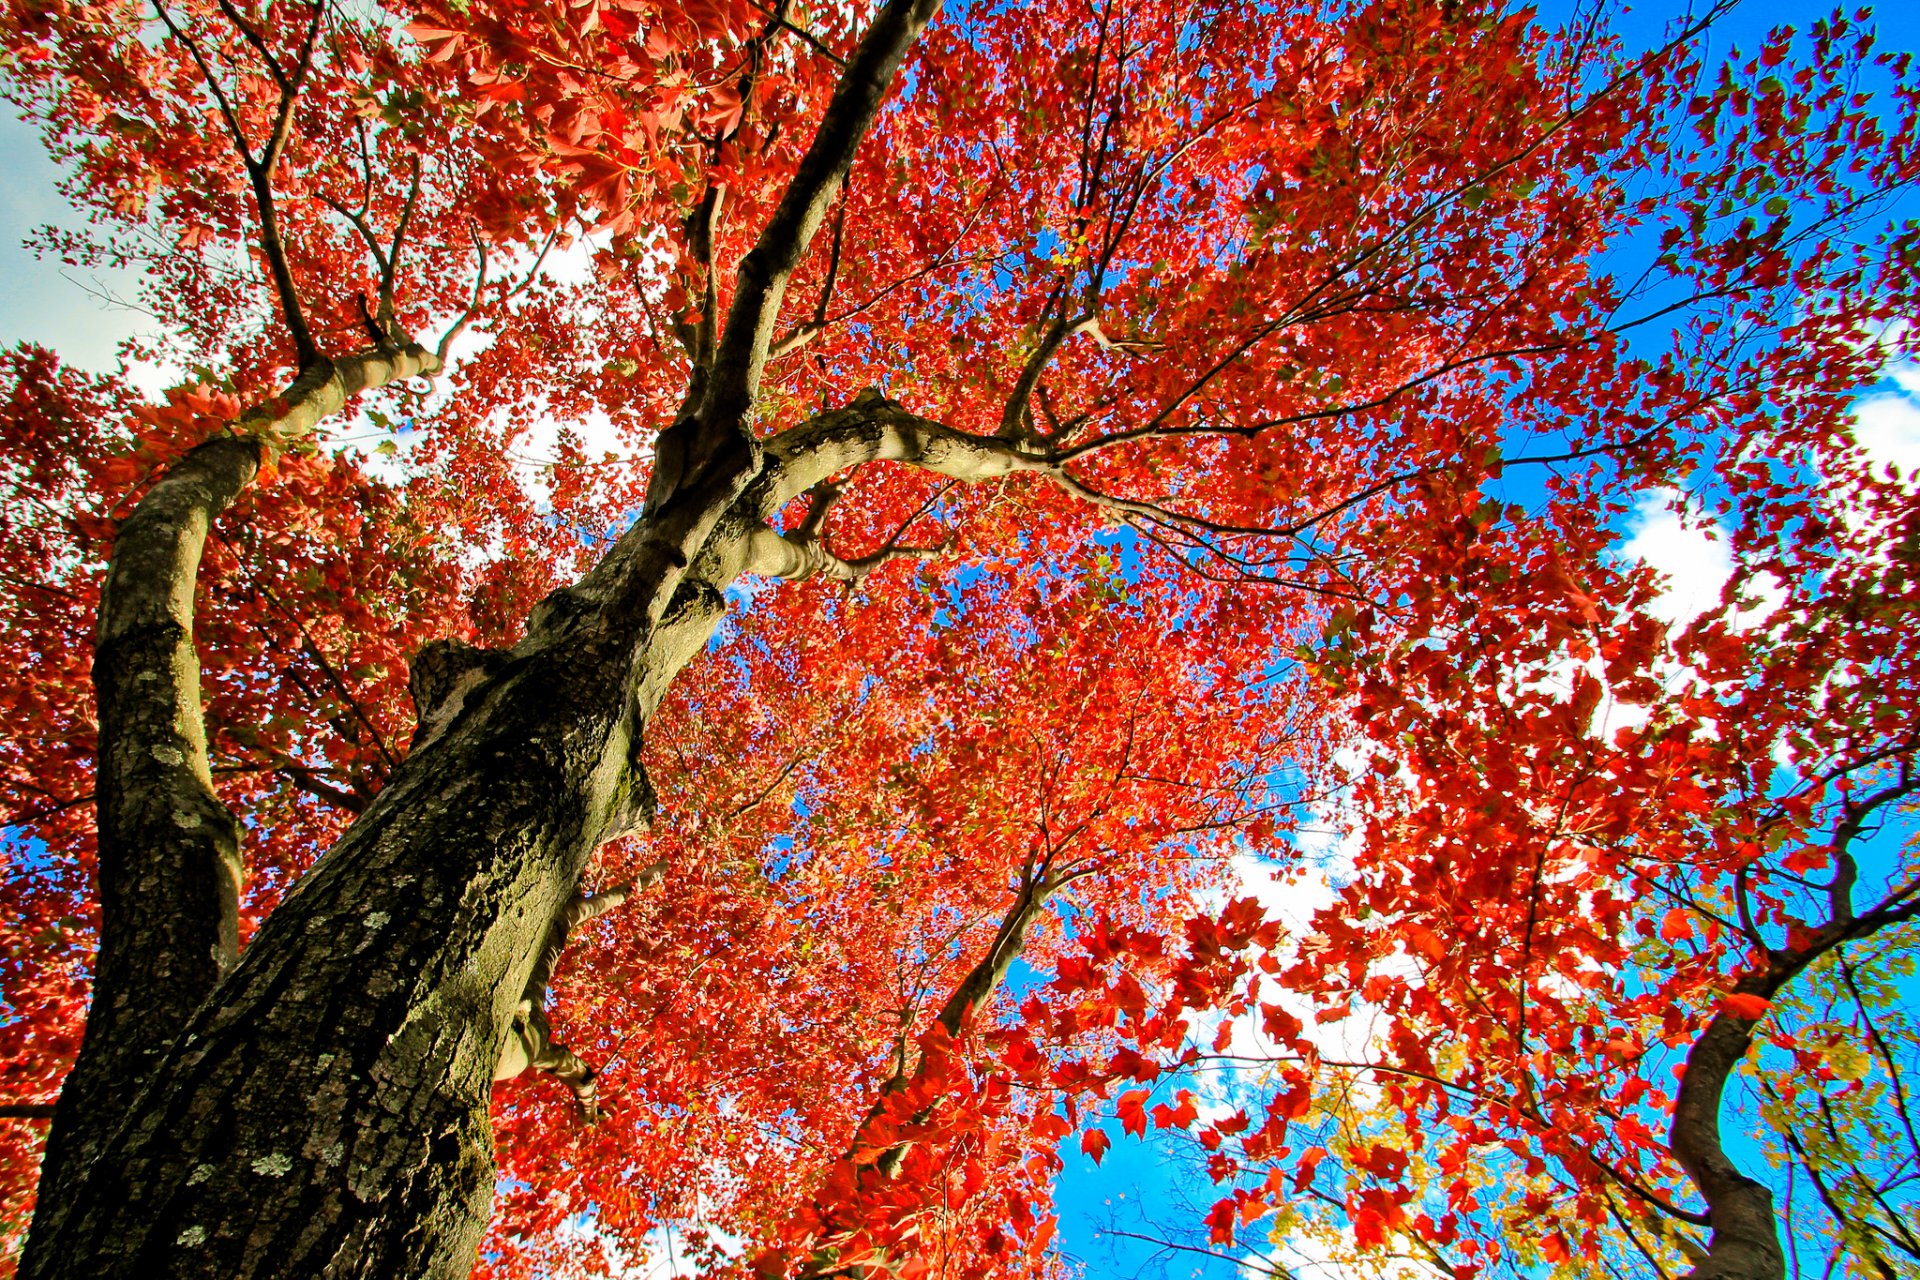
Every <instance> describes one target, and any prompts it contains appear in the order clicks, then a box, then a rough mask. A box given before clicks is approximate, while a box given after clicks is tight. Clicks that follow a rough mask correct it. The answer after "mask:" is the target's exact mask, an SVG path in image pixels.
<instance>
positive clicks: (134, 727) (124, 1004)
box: [39, 347, 438, 1205]
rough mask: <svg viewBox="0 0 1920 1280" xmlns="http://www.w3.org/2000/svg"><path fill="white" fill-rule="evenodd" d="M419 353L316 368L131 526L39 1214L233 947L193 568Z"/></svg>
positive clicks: (124, 540)
mask: <svg viewBox="0 0 1920 1280" xmlns="http://www.w3.org/2000/svg"><path fill="white" fill-rule="evenodd" d="M437 367H438V361H437V360H435V359H434V358H433V357H431V356H429V355H428V354H427V353H426V352H424V351H422V350H420V349H419V348H417V347H416V348H407V349H400V350H383V351H370V352H363V353H361V354H359V355H357V356H352V357H348V358H347V359H344V360H342V361H340V362H338V363H337V364H336V363H334V362H331V361H322V362H320V363H318V364H316V365H314V366H313V367H312V368H310V369H309V370H307V372H306V373H305V374H303V375H302V376H301V377H300V378H298V379H296V380H295V382H294V383H293V385H292V386H290V387H289V388H288V389H287V391H286V392H285V394H284V395H282V396H280V397H278V398H277V402H276V403H275V404H274V406H273V407H272V408H270V409H269V408H262V409H256V410H254V411H252V412H250V413H248V414H246V415H245V416H243V417H242V418H241V419H240V420H239V421H238V422H236V423H235V424H234V429H235V432H236V434H232V435H220V436H216V437H214V438H213V439H210V440H208V441H207V442H205V443H204V444H201V445H199V446H198V447H197V448H195V449H193V450H192V451H191V452H189V453H188V454H187V456H186V457H184V458H183V459H181V460H180V462H179V463H177V464H176V465H175V466H173V467H172V468H170V469H169V470H168V472H167V474H166V475H165V476H164V477H163V478H162V479H161V480H159V481H158V482H157V483H156V484H155V485H154V486H153V488H152V489H150V490H149V491H148V492H147V494H146V495H145V496H144V497H143V498H142V499H141V501H140V502H139V504H138V505H137V506H136V507H135V509H134V512H133V514H132V515H131V516H129V517H128V519H127V520H126V522H125V523H124V524H123V525H121V527H120V529H119V532H118V536H117V537H116V539H115V543H114V554H113V562H112V565H111V567H110V570H109V572H108V575H107V581H106V584H105V586H104V588H103V590H102V593H101V605H100V620H99V631H98V635H97V637H96V643H95V650H94V687H95V690H96V693H97V696H98V699H99V711H100V742H99V754H98V760H97V769H98V782H97V784H96V794H97V796H98V811H99V822H98V831H99V863H98V866H99V872H98V874H99V890H100V903H101V926H100V950H99V952H98V955H97V958H96V960H95V975H94V989H95V991H96V993H97V994H98V998H96V999H95V1000H94V1001H93V1003H92V1004H91V1006H90V1007H89V1008H88V1011H87V1030H86V1039H85V1043H84V1045H83V1047H82V1050H81V1053H80V1057H79V1060H78V1061H77V1062H76V1063H75V1065H74V1069H73V1071H72V1072H71V1073H70V1074H69V1075H68V1077H67V1081H66V1084H65V1086H64V1087H63V1089H62V1091H61V1095H60V1100H59V1103H58V1105H57V1107H56V1112H55V1122H54V1125H53V1128H52V1130H51V1132H50V1134H49V1137H48V1143H47V1154H46V1158H45V1159H44V1161H43V1162H42V1165H41V1176H40V1191H39V1198H40V1201H41V1203H42V1204H51V1205H59V1204H63V1203H64V1202H65V1201H66V1200H67V1198H68V1197H69V1195H70V1194H71V1193H72V1188H73V1184H74V1180H75V1179H76V1178H77V1177H78V1176H79V1175H80V1174H81V1173H83V1172H84V1170H85V1169H86V1167H87V1165H88V1163H89V1162H90V1161H91V1160H92V1159H93V1158H94V1157H95V1156H96V1155H97V1154H98V1150H99V1146H100V1143H101V1142H102V1140H103V1139H104V1137H105V1134H106V1131H107V1130H106V1125H105V1124H104V1123H103V1122H102V1117H114V1116H118V1115H120V1114H122V1113H123V1112H124V1111H125V1110H126V1109H127V1108H128V1107H129V1106H130V1105H131V1104H132V1102H133V1099H134V1097H135V1095H136V1093H137V1092H138V1090H139V1088H140V1086H141V1085H142V1084H143V1083H144V1082H145V1081H146V1080H148V1079H149V1078H150V1077H151V1075H152V1074H153V1072H154V1070H155V1067H156V1065H157V1063H158V1062H159V1060H160V1057H161V1055H162V1054H164V1053H165V1051H166V1050H167V1048H168V1046H170V1045H171V1044H172V1043H173V1041H174V1039H175V1037H176V1036H177V1035H178V1034H179V1032H180V1028H181V1027H183V1026H184V1025H185V1024H186V1023H187V1021H188V1019H189V1018H191V1017H192V1015H193V1013H194V1012H195V1010H197V1009H198V1008H199V1007H200V1005H201V1004H202V1002H203V1001H204V1000H205V999H206V997H207V996H208V994H209V993H211V992H212V990H213V989H214V987H215V985H216V984H217V983H218V982H219V981H220V979H221V978H222V977H223V976H224V975H225V974H226V972H227V971H228V970H229V969H230V968H232V966H233V963H234V960H235V957H236V954H237V951H238V941H239V933H238V930H239V916H238V902H239V890H240V883H241V879H242V868H241V863H240V832H239V825H238V823H237V822H236V821H235V820H234V817H233V815H232V814H231V813H229V812H228V811H227V809H226V807H225V806H224V805H222V804H221V803H220V801H219V799H218V798H217V797H216V796H215V795H214V792H213V785H212V778H211V775H210V773H209V770H208V765H207V744H206V729H205V725H204V723H203V720H202V717H201V712H200V663H199V657H198V654H197V652H196V651H195V649H194V641H193V609H194V593H195V589H196V582H197V577H198V572H199V567H200V555H201V551H202V549H203V547H204V546H205V543H206V537H207V532H208V529H209V528H210V527H211V525H212V522H213V520H214V519H215V518H216V517H217V516H218V515H219V514H220V513H221V512H222V511H224V510H225V509H226V508H227V506H228V504H230V503H231V502H232V501H233V499H234V498H235V496H236V495H238V494H239V492H240V491H241V490H242V489H243V488H244V487H245V486H246V485H247V484H248V483H249V482H251V481H252V479H253V477H254V475H255V474H256V472H257V471H258V470H259V467H260V462H261V458H262V456H263V452H271V451H276V450H279V449H283V448H285V447H286V446H288V445H289V444H291V443H292V442H294V441H296V440H298V439H299V438H301V437H302V436H304V435H305V434H306V433H307V432H309V431H310V430H311V429H312V426H313V424H314V423H316V422H318V421H319V420H320V419H321V418H323V417H325V416H327V415H328V414H331V413H333V412H335V411H336V410H338V408H339V407H340V406H341V405H342V404H344V403H345V402H346V401H347V399H348V398H350V397H351V396H353V395H355V394H357V393H358V392H360V391H362V390H364V389H366V388H368V387H371V386H378V385H382V384H384V383H387V382H391V381H393V380H395V379H398V378H406V377H411V376H413V375H414V374H415V373H418V372H421V371H423V370H427V369H429V368H437Z"/></svg>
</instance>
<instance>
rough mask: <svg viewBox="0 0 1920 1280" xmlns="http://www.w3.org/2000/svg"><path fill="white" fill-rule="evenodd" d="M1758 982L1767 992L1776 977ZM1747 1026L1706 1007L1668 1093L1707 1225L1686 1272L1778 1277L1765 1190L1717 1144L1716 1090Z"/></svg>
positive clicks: (1782, 1262)
mask: <svg viewBox="0 0 1920 1280" xmlns="http://www.w3.org/2000/svg"><path fill="white" fill-rule="evenodd" d="M1754 985H1756V986H1757V985H1762V984H1754ZM1765 985H1768V986H1769V988H1770V989H1768V990H1767V991H1766V992H1765V994H1766V995H1767V996H1768V997H1771V996H1772V994H1773V991H1774V990H1777V989H1778V987H1779V985H1780V984H1779V983H1768V984H1765ZM1755 994H1758V992H1756V993H1755ZM1753 1028H1754V1023H1753V1022H1752V1021H1750V1020H1748V1019H1746V1018H1741V1017H1738V1016H1736V1015H1734V1014H1731V1013H1719V1014H1716V1015H1714V1018H1713V1021H1711V1022H1710V1023H1708V1024H1707V1029H1706V1030H1705V1031H1704V1032H1702V1033H1701V1036H1700V1038H1699V1039H1698V1040H1696V1041H1694V1043H1693V1047H1692V1048H1691V1049H1689V1050H1688V1051H1687V1070H1686V1074H1685V1076H1683V1077H1682V1078H1681V1081H1680V1095H1679V1097H1678V1098H1676V1099H1675V1101H1674V1108H1673V1129H1672V1136H1671V1146H1672V1148H1673V1154H1674V1158H1675V1159H1676V1160H1678V1161H1679V1162H1680V1166H1681V1167H1682V1168H1683V1169H1685V1170H1686V1171H1687V1176H1688V1177H1690V1178H1692V1179H1693V1185H1694V1186H1695V1187H1696V1188H1698V1189H1699V1191H1700V1196H1701V1198H1702V1199H1703V1200H1705V1201H1706V1202H1707V1219H1708V1226H1709V1229H1710V1230H1711V1232H1712V1235H1711V1237H1710V1238H1709V1240H1708V1242H1707V1256H1706V1259H1705V1260H1704V1261H1702V1262H1701V1263H1700V1264H1699V1265H1698V1266H1696V1267H1695V1268H1694V1269H1693V1270H1692V1271H1691V1272H1690V1273H1689V1277H1690V1280H1786V1274H1787V1258H1786V1254H1785V1253H1784V1252H1783V1251H1782V1250H1781V1248H1780V1234H1779V1228H1778V1225H1777V1224H1776V1222H1775V1220H1774V1211H1773V1192H1772V1191H1771V1190H1770V1189H1769V1188H1768V1187H1767V1186H1766V1185H1765V1184H1763V1183H1760V1182H1756V1181H1755V1180H1754V1179H1752V1178H1749V1177H1748V1176H1747V1175H1746V1174H1744V1173H1742V1172H1740V1170H1739V1169H1738V1168H1736V1167H1735V1166H1734V1163H1733V1161H1731V1160H1729V1159H1728V1158H1727V1154H1726V1151H1725V1150H1724V1149H1723V1148H1722V1147H1721V1144H1720V1104H1721V1095H1722V1094H1723V1093H1724V1092H1725V1090H1726V1085H1727V1078H1728V1077H1729V1076H1730V1075H1732V1074H1733V1069H1734V1068H1735V1067H1736V1066H1738V1065H1739V1064H1740V1060H1741V1059H1742V1058H1744V1057H1746V1056H1747V1050H1748V1048H1750V1047H1751V1046H1752V1044H1753Z"/></svg>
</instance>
